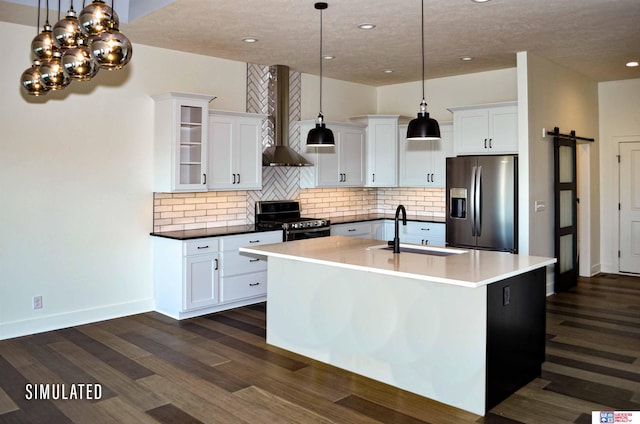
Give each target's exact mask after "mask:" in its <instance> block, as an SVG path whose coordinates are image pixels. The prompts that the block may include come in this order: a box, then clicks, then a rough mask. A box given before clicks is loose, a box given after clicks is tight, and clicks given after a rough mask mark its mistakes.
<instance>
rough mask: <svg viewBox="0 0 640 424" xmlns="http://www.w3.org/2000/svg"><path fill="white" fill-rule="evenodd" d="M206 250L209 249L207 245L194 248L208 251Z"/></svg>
mask: <svg viewBox="0 0 640 424" xmlns="http://www.w3.org/2000/svg"><path fill="white" fill-rule="evenodd" d="M208 248H209V245H206V246H197V247H196V249H208Z"/></svg>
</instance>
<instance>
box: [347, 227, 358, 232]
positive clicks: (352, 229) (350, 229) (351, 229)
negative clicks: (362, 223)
mask: <svg viewBox="0 0 640 424" xmlns="http://www.w3.org/2000/svg"><path fill="white" fill-rule="evenodd" d="M355 230H356V229H355V228H349V229H348V230H347V231H349V232H352V231H355Z"/></svg>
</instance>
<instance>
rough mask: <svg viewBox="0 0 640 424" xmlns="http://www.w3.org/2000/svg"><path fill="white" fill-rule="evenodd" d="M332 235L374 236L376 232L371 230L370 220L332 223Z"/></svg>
mask: <svg viewBox="0 0 640 424" xmlns="http://www.w3.org/2000/svg"><path fill="white" fill-rule="evenodd" d="M331 235H332V236H350V237H360V238H374V234H372V231H371V223H370V222H368V221H367V222H353V223H348V224H334V225H331Z"/></svg>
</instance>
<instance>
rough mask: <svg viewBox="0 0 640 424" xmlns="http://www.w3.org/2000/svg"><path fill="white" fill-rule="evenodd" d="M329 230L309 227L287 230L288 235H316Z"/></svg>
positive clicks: (328, 228) (327, 228)
mask: <svg viewBox="0 0 640 424" xmlns="http://www.w3.org/2000/svg"><path fill="white" fill-rule="evenodd" d="M327 230H330V227H309V228H299V229H295V230H287V232H288V233H289V234H299V233H318V232H320V231H327Z"/></svg>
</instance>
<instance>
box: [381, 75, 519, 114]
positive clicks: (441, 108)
mask: <svg viewBox="0 0 640 424" xmlns="http://www.w3.org/2000/svg"><path fill="white" fill-rule="evenodd" d="M516 75H517V73H516V68H510V69H501V70H497V71H489V72H479V73H475V74H467V75H458V76H454V77H446V78H435V79H431V80H427V81H426V83H425V97H426V99H425V100H426V101H427V104H428V106H427V112H429V114H430V116H431V117H432V118H435V119H437V120H439V121H451V120H453V115H452V114H451V112H449V111H448V110H447V108H450V107H454V106H465V105H474V104H481V103H494V102H505V101H511V100H517V99H518V92H517V83H516ZM421 100H422V82H420V81H416V82H409V83H405V84H394V85H387V86H384V87H378V111H377V113H381V114H399V115H404V116H409V117H411V118H413V117H415V116H416V114H417V113H418V112H419V110H420V101H421Z"/></svg>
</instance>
